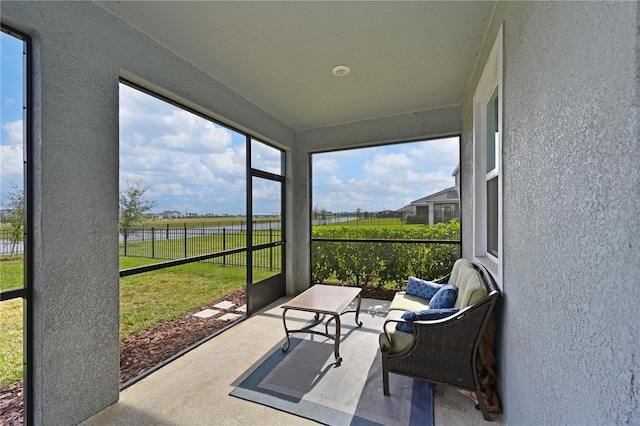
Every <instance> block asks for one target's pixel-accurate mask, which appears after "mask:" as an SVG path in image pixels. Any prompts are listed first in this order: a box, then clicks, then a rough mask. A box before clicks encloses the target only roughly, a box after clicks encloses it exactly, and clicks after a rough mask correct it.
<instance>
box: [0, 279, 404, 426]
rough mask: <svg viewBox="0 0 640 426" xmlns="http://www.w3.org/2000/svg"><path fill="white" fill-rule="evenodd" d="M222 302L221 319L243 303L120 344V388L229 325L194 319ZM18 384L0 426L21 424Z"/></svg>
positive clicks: (372, 291) (3, 405) (5, 392)
mask: <svg viewBox="0 0 640 426" xmlns="http://www.w3.org/2000/svg"><path fill="white" fill-rule="evenodd" d="M396 291H397V289H385V288H376V287H370V286H365V287H363V289H362V297H368V298H373V299H383V300H391V299H392V298H393V295H394V294H395V293H396ZM222 301H229V302H232V303H234V304H235V306H234V307H232V308H230V309H228V310H222V313H221V314H218V315H217V316H221V315H223V314H225V313H228V312H235V309H234V308H235V307H236V306H242V305H244V304H245V303H246V293H245V291H244V290H237V291H234V292H233V293H230V294H227V295H225V296H224V297H223V298H222V299H220V300H216V301H214V302H212V303H210V304H209V305H206V306H203V307H201V308H199V309H197V310H195V311H193V312H189V313H187V314H185V315H183V316H181V317H178V318H174V319H172V320H169V321H166V322H163V323H160V324H157V325H155V326H153V327H151V328H149V329H147V330H143V331H140V332H138V333H134V334H132V335H131V336H129V337H127V338H126V339H125V340H124V341H122V342H120V385H121V386H122V385H123V384H125V383H127V382H129V381H131V380H132V379H135V378H136V377H138V376H140V375H141V374H143V373H145V372H146V371H148V370H149V369H151V368H153V367H155V366H157V365H158V364H160V363H162V362H164V361H165V360H167V359H169V358H171V357H172V356H174V355H176V354H177V353H179V352H180V351H183V350H184V349H186V348H188V347H190V346H192V345H194V344H195V343H197V342H199V341H200V340H202V339H204V338H206V337H207V336H210V335H211V334H213V333H215V332H216V331H219V330H221V329H223V328H224V327H226V326H228V325H229V324H230V323H231V322H230V321H224V320H220V319H217V318H216V317H210V318H198V317H194V316H193V314H194V313H196V312H200V311H201V310H203V309H207V308H209V309H215V308H213V305H217V304H218V303H220V302H222ZM22 388H23V385H22V380H20V381H19V382H17V383H14V384H13V385H11V386H9V387H7V388H3V389H0V424H1V425H8V426H18V425H22V424H23V417H22Z"/></svg>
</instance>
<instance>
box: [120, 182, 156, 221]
mask: <svg viewBox="0 0 640 426" xmlns="http://www.w3.org/2000/svg"><path fill="white" fill-rule="evenodd" d="M148 190H149V186H148V185H147V184H146V183H144V181H142V180H141V179H138V180H135V181H133V182H130V181H127V186H126V188H125V189H124V190H122V191H120V228H122V229H131V228H135V227H137V226H140V225H141V224H142V222H143V221H144V214H145V213H147V212H148V211H149V210H151V209H152V208H154V207H156V206H157V205H158V203H157V202H156V201H152V200H149V199H147V197H146V196H145V193H146V192H147V191H148Z"/></svg>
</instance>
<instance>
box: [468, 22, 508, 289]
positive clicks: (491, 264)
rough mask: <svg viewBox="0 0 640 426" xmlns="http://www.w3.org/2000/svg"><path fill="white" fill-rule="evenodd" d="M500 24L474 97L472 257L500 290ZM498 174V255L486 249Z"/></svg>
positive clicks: (501, 61) (501, 215) (501, 37)
mask: <svg viewBox="0 0 640 426" xmlns="http://www.w3.org/2000/svg"><path fill="white" fill-rule="evenodd" d="M502 69H503V27H502V26H501V27H500V30H499V31H498V34H497V36H496V41H495V42H494V44H493V48H492V49H491V53H490V54H489V59H488V60H487V63H486V65H485V68H484V71H483V72H482V76H481V77H480V80H479V82H478V86H477V88H476V92H475V95H474V97H473V170H474V174H473V180H474V185H473V256H474V259H475V260H476V261H477V262H480V263H482V264H483V265H484V266H486V267H487V269H488V270H489V271H490V272H491V274H492V275H493V277H494V278H495V280H496V282H497V283H498V286H499V287H500V289H501V290H502V289H503V286H502V269H503V258H504V254H503V250H502V218H503V214H502V176H503V174H502V105H503V86H502ZM496 90H497V94H498V132H497V133H496V136H497V137H496V141H495V155H496V159H495V161H496V162H495V168H494V169H493V170H491V171H490V172H488V173H487V171H486V145H487V137H486V128H487V125H486V122H487V121H486V118H487V103H488V102H489V100H490V99H491V96H492V95H493V93H494V92H495V91H496ZM496 175H497V177H498V256H497V257H496V256H494V255H492V254H491V253H489V252H488V251H487V182H488V181H489V180H490V179H491V178H494V177H495V176H496Z"/></svg>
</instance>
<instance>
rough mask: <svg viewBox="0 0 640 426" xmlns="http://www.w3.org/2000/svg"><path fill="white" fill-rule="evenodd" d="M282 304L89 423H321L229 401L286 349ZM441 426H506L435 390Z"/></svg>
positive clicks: (291, 314)
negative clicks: (264, 363) (254, 373)
mask: <svg viewBox="0 0 640 426" xmlns="http://www.w3.org/2000/svg"><path fill="white" fill-rule="evenodd" d="M287 300H289V298H282V299H280V300H278V301H277V302H275V303H273V304H271V305H269V306H267V307H266V308H265V309H262V310H261V311H260V312H259V313H257V314H255V315H253V316H252V317H251V318H248V319H246V320H245V321H242V322H241V323H239V324H237V325H235V326H234V327H231V328H230V329H229V330H227V331H225V332H224V333H222V334H220V335H218V336H216V337H215V338H213V339H211V340H210V341H208V342H207V343H204V344H202V345H201V346H199V347H198V348H196V349H194V350H192V351H191V352H189V353H187V354H186V355H184V356H182V357H180V358H178V359H177V360H175V361H173V362H172V363H170V364H168V365H166V366H164V367H163V368H161V369H159V370H158V371H156V372H154V373H153V374H151V375H149V376H148V377H146V378H144V379H142V380H141V381H139V382H137V383H135V384H134V385H132V386H130V387H129V388H127V389H125V390H124V391H122V392H121V393H120V401H119V402H118V403H116V404H114V405H112V406H110V407H107V408H106V409H105V410H103V411H101V412H99V413H98V414H96V415H95V416H93V417H91V418H90V419H89V420H87V421H85V422H84V423H82V424H83V425H85V426H97V425H136V426H139V425H140V426H141V425H158V426H174V425H176V426H177V425H189V426H200V425H202V426H204V425H307V424H309V425H311V424H317V423H315V422H313V421H309V420H306V419H303V418H300V417H297V416H294V415H291V414H288V413H285V412H282V411H278V410H275V409H271V408H269V407H265V406H263V405H260V404H256V403H253V402H249V401H245V400H242V399H239V398H235V397H233V396H229V392H231V391H232V390H233V389H234V388H235V387H236V385H238V384H239V383H240V382H241V381H242V380H244V378H245V377H246V376H247V375H248V374H249V373H250V371H252V370H253V368H254V367H255V366H258V365H259V364H260V363H262V361H263V360H264V359H266V358H267V356H268V355H270V354H271V353H272V352H273V351H274V350H275V349H276V348H278V347H279V345H280V342H281V340H282V339H283V338H284V331H283V328H282V316H281V315H282V309H281V308H280V305H282V304H283V303H284V302H285V301H287ZM388 303H389V302H386V301H381V300H375V299H363V301H362V309H367V310H383V311H386V309H387V307H388ZM311 317H312V314H308V313H304V312H296V311H291V310H290V311H288V312H287V321H288V322H289V319H290V318H291V319H292V321H296V320H298V321H300V322H301V323H306V322H307V321H308V320H309V319H310V318H311ZM434 412H435V424H436V425H438V426H442V425H488V424H495V425H501V424H504V420H503V418H502V416H501V415H497V414H492V419H493V421H492V422H491V423H488V422H485V421H484V420H483V418H482V414H481V413H480V412H479V411H477V410H476V409H475V408H474V406H473V403H472V402H470V400H469V399H467V398H466V397H464V396H463V395H461V394H460V393H459V392H458V391H457V390H456V389H454V388H451V387H448V386H443V385H435V386H434Z"/></svg>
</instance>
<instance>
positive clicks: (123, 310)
mask: <svg viewBox="0 0 640 426" xmlns="http://www.w3.org/2000/svg"><path fill="white" fill-rule="evenodd" d="M145 261H147V259H143V260H139V261H137V262H136V261H132V260H127V262H126V263H129V264H132V263H139V262H145ZM121 264H122V262H121ZM142 264H144V263H142ZM138 266H139V265H138ZM128 267H133V266H128ZM267 276H268V275H267ZM246 280H247V279H246V269H245V268H236V267H225V266H217V265H211V264H204V263H191V264H187V265H181V266H175V267H173V268H167V269H162V270H159V271H152V272H147V273H144V274H139V275H132V276H129V277H123V278H121V279H120V339H125V338H126V337H127V336H130V335H131V334H133V333H136V332H138V331H141V330H146V329H147V328H149V327H151V326H153V325H155V324H158V323H160V322H164V321H167V320H170V319H172V318H176V317H179V316H181V315H184V314H186V313H187V312H190V311H193V310H195V309H197V308H199V307H201V306H204V305H206V304H208V303H211V302H213V301H215V300H217V299H220V298H221V297H222V296H224V295H225V294H229V293H231V292H233V291H235V290H239V289H243V288H245V286H246Z"/></svg>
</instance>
